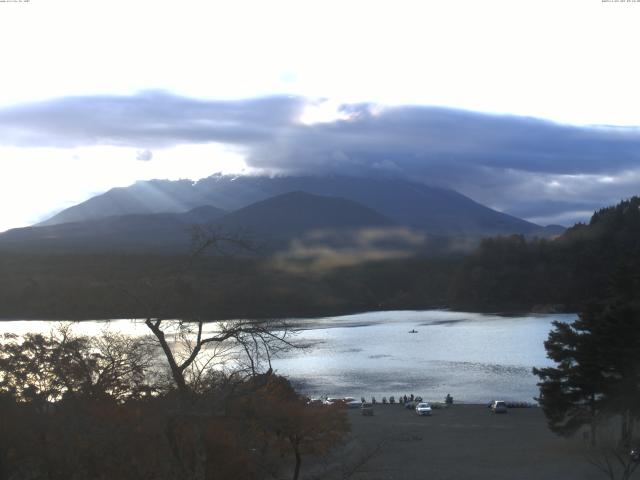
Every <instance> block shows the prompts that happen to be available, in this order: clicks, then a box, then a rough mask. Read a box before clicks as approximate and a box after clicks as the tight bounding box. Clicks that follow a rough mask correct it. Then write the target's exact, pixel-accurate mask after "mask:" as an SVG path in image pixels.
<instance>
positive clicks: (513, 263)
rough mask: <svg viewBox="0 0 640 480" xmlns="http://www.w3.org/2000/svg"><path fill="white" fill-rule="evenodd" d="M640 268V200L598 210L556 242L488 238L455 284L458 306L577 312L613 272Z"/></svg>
mask: <svg viewBox="0 0 640 480" xmlns="http://www.w3.org/2000/svg"><path fill="white" fill-rule="evenodd" d="M638 266H640V198H639V197H633V198H631V199H629V200H625V201H623V202H621V203H620V204H618V205H616V206H613V207H608V208H603V209H601V210H599V211H597V212H596V213H595V214H594V215H593V217H592V218H591V221H590V222H589V224H586V225H585V224H577V225H575V226H574V227H572V228H570V229H568V230H567V231H566V232H565V233H564V234H563V235H561V236H560V237H558V238H557V239H555V240H546V239H536V240H531V241H527V240H525V239H524V238H523V237H522V236H521V235H513V236H509V237H497V238H487V239H484V240H483V241H482V242H481V244H480V246H479V248H478V249H477V250H476V252H475V253H473V254H472V255H470V256H469V257H468V258H467V259H466V261H465V262H464V264H463V265H462V266H461V268H460V270H459V271H458V273H457V275H456V276H455V278H454V279H453V280H452V283H451V290H450V293H449V300H450V303H451V305H452V306H454V307H456V308H469V309H479V310H531V309H542V310H545V309H556V310H570V311H575V310H577V309H579V308H580V307H581V306H582V305H584V304H585V303H587V302H588V301H590V300H592V299H596V298H599V297H602V296H603V295H604V294H605V293H606V290H607V289H608V288H609V285H610V282H611V278H612V275H613V274H614V273H615V272H617V271H619V270H620V269H634V268H635V269H637V268H638Z"/></svg>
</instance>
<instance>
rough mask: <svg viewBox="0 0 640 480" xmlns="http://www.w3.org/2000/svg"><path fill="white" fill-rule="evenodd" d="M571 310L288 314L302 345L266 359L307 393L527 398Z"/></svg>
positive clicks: (133, 330) (119, 323) (135, 328)
mask: <svg viewBox="0 0 640 480" xmlns="http://www.w3.org/2000/svg"><path fill="white" fill-rule="evenodd" d="M575 318H576V315H574V314H565V315H557V314H553V315H527V316H509V317H506V316H498V315H484V314H478V313H466V312H452V311H445V310H425V311H390V312H368V313H360V314H355V315H345V316H339V317H327V318H315V319H304V320H295V321H294V322H295V324H296V325H297V327H298V328H300V332H299V334H298V335H297V337H296V341H297V342H300V343H302V344H307V345H309V347H308V348H306V349H304V350H294V351H292V352H290V353H288V354H286V355H285V356H284V357H282V358H278V359H275V360H274V362H273V366H274V369H275V370H276V371H277V372H278V373H280V374H283V375H286V376H287V377H289V378H290V379H291V380H292V382H293V383H294V384H295V385H296V387H297V388H298V390H300V391H301V392H303V393H306V394H308V395H311V396H318V395H328V396H353V397H356V398H358V399H359V398H360V397H361V396H365V397H367V399H370V397H371V396H375V397H376V399H377V400H378V401H380V400H381V399H382V397H383V396H386V397H389V396H391V395H394V396H396V397H397V396H398V395H404V394H407V395H409V394H411V393H413V394H415V395H421V396H422V397H424V398H425V399H428V400H431V401H436V400H438V401H441V400H443V399H444V397H445V395H446V394H447V393H451V395H452V396H453V397H454V399H455V400H456V401H462V402H468V403H485V402H489V401H490V400H491V399H496V398H500V399H503V400H514V401H529V402H532V401H533V397H535V396H537V394H538V390H537V387H536V382H537V377H534V376H533V375H532V374H531V368H532V367H534V366H538V367H540V366H546V365H551V362H550V361H549V359H547V358H546V352H545V350H544V345H543V342H544V341H545V340H546V338H547V335H548V333H549V330H550V329H551V328H552V325H551V322H553V321H554V320H560V321H564V322H571V321H573V320H574V319H575ZM53 324H54V322H47V321H4V322H0V333H4V332H13V333H17V334H21V333H25V332H28V331H40V332H48V331H49V330H50V329H51V327H52V325H53ZM109 325H110V328H111V329H114V330H118V331H123V332H126V333H129V334H132V335H137V334H146V333H148V332H147V330H146V327H145V326H144V325H143V324H141V323H140V322H134V321H131V320H113V321H111V322H109ZM104 326H105V322H101V321H87V322H82V323H80V324H76V326H75V327H74V331H75V332H77V333H84V334H89V335H91V334H95V333H98V332H99V331H100V330H102V329H103V328H104ZM209 328H210V329H212V328H214V327H213V326H210V327H209ZM411 330H415V331H416V332H417V333H409V332H410V331H411Z"/></svg>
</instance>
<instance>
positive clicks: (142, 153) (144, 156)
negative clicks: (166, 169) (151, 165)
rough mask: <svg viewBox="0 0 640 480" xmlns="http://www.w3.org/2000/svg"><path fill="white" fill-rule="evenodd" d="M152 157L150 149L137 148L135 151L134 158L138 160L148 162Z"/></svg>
mask: <svg viewBox="0 0 640 480" xmlns="http://www.w3.org/2000/svg"><path fill="white" fill-rule="evenodd" d="M152 158H153V152H152V151H151V150H138V152H136V160H138V161H140V162H148V161H149V160H151V159H152Z"/></svg>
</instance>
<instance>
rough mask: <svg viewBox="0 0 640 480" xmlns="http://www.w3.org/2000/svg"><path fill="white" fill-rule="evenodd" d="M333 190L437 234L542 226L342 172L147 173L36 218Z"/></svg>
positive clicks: (530, 231)
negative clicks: (194, 176)
mask: <svg viewBox="0 0 640 480" xmlns="http://www.w3.org/2000/svg"><path fill="white" fill-rule="evenodd" d="M295 191H299V192H306V193H310V194H314V195H321V196H329V197H340V198H343V199H347V200H352V201H355V202H358V203H359V204H361V205H363V206H365V207H367V208H369V209H372V210H375V211H376V212H378V213H379V214H381V215H383V216H385V217H387V218H389V219H391V220H392V221H394V222H396V223H397V224H399V225H404V226H407V227H411V228H415V229H419V230H423V231H426V232H428V233H431V234H438V235H499V234H511V233H522V234H526V235H535V234H537V232H543V231H544V230H541V229H542V227H541V226H539V225H536V224H534V223H531V222H527V221H525V220H522V219H520V218H517V217H513V216H511V215H507V214H504V213H501V212H498V211H496V210H492V209H490V208H488V207H486V206H484V205H481V204H479V203H477V202H475V201H473V200H471V199H470V198H468V197H466V196H464V195H462V194H460V193H458V192H455V191H453V190H448V189H444V188H439V187H434V186H428V185H425V184H422V183H417V182H412V181H408V180H403V179H400V178H382V177H379V178H361V177H350V176H341V175H334V176H276V177H267V176H249V175H247V176H239V177H232V176H227V175H213V176H211V177H208V178H205V179H202V180H200V181H198V182H190V181H186V180H180V181H175V182H173V181H168V180H153V181H149V182H137V183H136V184H134V185H132V186H130V187H126V188H114V189H112V190H109V191H108V192H106V193H104V194H102V195H98V196H96V197H93V198H91V199H89V200H87V201H86V202H83V203H81V204H78V205H76V206H74V207H71V208H69V209H66V210H64V211H62V212H60V213H58V214H57V215H55V216H53V217H52V218H50V219H48V220H47V221H45V222H42V223H41V224H40V225H55V224H59V223H65V222H78V221H87V220H94V219H97V218H103V217H107V216H112V215H122V214H135V213H143V214H148V213H161V212H174V213H177V212H186V211H188V210H191V209H193V208H195V207H198V206H200V205H206V204H208V205H216V206H218V207H219V208H222V209H225V210H228V211H235V210H238V209H241V208H244V207H246V206H248V205H250V204H253V203H256V202H259V201H262V200H266V199H268V198H270V197H274V196H277V195H281V194H284V193H288V192H295Z"/></svg>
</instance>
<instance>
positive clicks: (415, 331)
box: [409, 328, 418, 333]
mask: <svg viewBox="0 0 640 480" xmlns="http://www.w3.org/2000/svg"><path fill="white" fill-rule="evenodd" d="M409 333H418V331H417V330H416V329H415V328H414V329H413V330H409Z"/></svg>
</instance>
